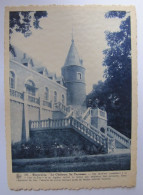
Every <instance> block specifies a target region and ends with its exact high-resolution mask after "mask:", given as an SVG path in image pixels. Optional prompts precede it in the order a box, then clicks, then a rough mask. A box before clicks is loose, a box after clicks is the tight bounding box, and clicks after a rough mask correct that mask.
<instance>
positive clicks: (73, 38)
mask: <svg viewBox="0 0 143 195" xmlns="http://www.w3.org/2000/svg"><path fill="white" fill-rule="evenodd" d="M72 42H74V38H73V27H72Z"/></svg>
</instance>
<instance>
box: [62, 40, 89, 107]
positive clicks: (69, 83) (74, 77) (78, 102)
mask: <svg viewBox="0 0 143 195" xmlns="http://www.w3.org/2000/svg"><path fill="white" fill-rule="evenodd" d="M62 76H63V80H64V86H65V87H66V88H67V104H68V105H72V106H85V99H86V90H85V68H84V67H83V61H82V60H81V59H80V58H79V56H78V52H77V50H76V47H75V43H74V40H73V39H72V43H71V46H70V49H69V52H68V55H67V58H66V61H65V64H64V66H63V67H62Z"/></svg>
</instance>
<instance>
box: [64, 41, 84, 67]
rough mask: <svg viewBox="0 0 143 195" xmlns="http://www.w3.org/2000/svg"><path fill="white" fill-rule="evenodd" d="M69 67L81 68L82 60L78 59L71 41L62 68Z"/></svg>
mask: <svg viewBox="0 0 143 195" xmlns="http://www.w3.org/2000/svg"><path fill="white" fill-rule="evenodd" d="M70 65H77V66H83V65H82V60H81V59H80V58H79V55H78V52H77V49H76V47H75V43H74V40H73V39H72V42H71V46H70V49H69V52H68V55H67V58H66V61H65V64H64V66H70Z"/></svg>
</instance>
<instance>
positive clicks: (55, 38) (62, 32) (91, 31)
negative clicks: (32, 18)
mask: <svg viewBox="0 0 143 195" xmlns="http://www.w3.org/2000/svg"><path fill="white" fill-rule="evenodd" d="M106 11H107V10H106ZM106 11H105V10H103V9H102V8H101V7H100V8H98V9H97V8H95V7H92V6H91V7H58V8H57V7H56V6H53V7H49V8H48V9H47V12H48V17H46V18H42V19H41V20H40V26H41V27H42V29H39V30H35V29H32V34H31V36H29V37H27V38H26V37H24V36H23V34H21V33H18V32H15V33H13V35H12V39H11V43H12V44H13V45H15V46H16V47H18V48H19V49H20V50H22V51H24V52H26V53H27V54H28V55H30V56H31V57H32V58H35V59H36V60H38V61H39V62H40V64H39V65H43V66H45V67H47V69H48V70H49V71H50V72H55V73H56V74H57V76H60V75H61V67H62V66H63V65H64V62H65V59H66V56H67V54H68V50H69V48H70V45H71V39H72V29H73V37H74V41H75V46H76V48H77V50H78V54H79V57H80V58H81V59H83V65H84V67H85V68H86V75H85V76H86V77H85V78H86V92H87V94H88V93H89V92H90V91H91V90H92V86H93V84H95V83H97V82H98V81H99V80H104V78H103V74H104V69H105V67H103V66H102V64H103V58H104V55H103V50H105V49H106V48H107V41H106V39H105V31H112V32H113V31H118V30H119V25H120V22H121V20H120V19H118V18H113V19H107V18H105V13H106Z"/></svg>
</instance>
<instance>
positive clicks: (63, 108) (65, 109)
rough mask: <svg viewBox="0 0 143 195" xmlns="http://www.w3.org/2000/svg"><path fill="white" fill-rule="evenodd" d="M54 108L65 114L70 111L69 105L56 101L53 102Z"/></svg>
mask: <svg viewBox="0 0 143 195" xmlns="http://www.w3.org/2000/svg"><path fill="white" fill-rule="evenodd" d="M54 110H56V111H61V112H63V113H65V114H68V113H69V112H70V107H69V106H65V105H64V104H62V103H61V102H57V103H55V104H54Z"/></svg>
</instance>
